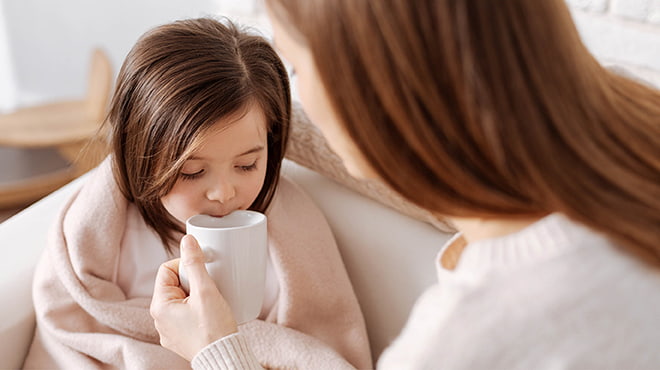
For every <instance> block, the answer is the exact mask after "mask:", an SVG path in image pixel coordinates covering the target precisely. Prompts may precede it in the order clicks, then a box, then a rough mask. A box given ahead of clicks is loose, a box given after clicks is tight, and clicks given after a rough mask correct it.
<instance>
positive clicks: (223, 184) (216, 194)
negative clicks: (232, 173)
mask: <svg viewBox="0 0 660 370" xmlns="http://www.w3.org/2000/svg"><path fill="white" fill-rule="evenodd" d="M235 196H236V189H235V188H234V185H232V184H231V183H230V182H228V181H222V180H221V181H218V182H216V183H215V184H213V185H212V186H211V187H210V188H209V190H208V194H207V197H208V199H209V200H213V201H218V202H220V203H227V201H229V200H231V199H232V198H233V197H235Z"/></svg>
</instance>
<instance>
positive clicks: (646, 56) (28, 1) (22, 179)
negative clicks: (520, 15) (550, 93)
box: [0, 0, 660, 221]
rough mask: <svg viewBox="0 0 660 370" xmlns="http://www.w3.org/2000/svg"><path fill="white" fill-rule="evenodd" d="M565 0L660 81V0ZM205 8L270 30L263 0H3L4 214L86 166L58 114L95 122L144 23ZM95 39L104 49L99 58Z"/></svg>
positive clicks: (607, 60) (594, 42) (638, 68)
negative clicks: (95, 105)
mask: <svg viewBox="0 0 660 370" xmlns="http://www.w3.org/2000/svg"><path fill="white" fill-rule="evenodd" d="M329 1H330V0H329ZM411 1H413V0H411ZM485 1H488V0H485ZM492 1H496V0H492ZM530 1H536V0H530ZM567 3H568V5H569V6H570V8H571V11H572V14H573V17H574V19H575V21H576V23H577V26H578V29H579V31H580V33H581V35H582V37H583V39H584V41H585V43H586V44H587V46H588V47H589V48H590V50H591V51H592V52H593V53H594V55H596V57H597V58H598V59H599V60H600V61H601V62H602V63H604V64H619V65H622V66H624V67H626V68H628V69H629V70H630V71H631V72H633V73H635V74H637V75H639V76H640V77H643V78H645V79H647V80H648V81H650V82H651V83H653V84H655V85H656V86H660V0H567ZM205 15H213V16H218V15H225V16H228V17H230V18H232V19H235V20H237V21H239V22H241V23H243V24H248V25H251V26H253V27H255V28H257V29H258V30H260V31H261V32H262V33H263V34H264V35H266V36H268V35H269V34H270V27H269V25H268V20H267V19H266V16H265V13H264V8H263V4H262V0H0V221H2V220H4V219H6V218H7V217H9V216H11V215H12V214H14V213H15V212H17V211H18V210H20V209H22V208H23V207H25V206H26V205H29V204H30V203H31V202H33V201H35V200H36V199H38V198H39V197H42V196H43V195H45V194H47V193H48V192H50V191H52V190H53V189H55V188H57V187H59V186H61V185H62V184H64V183H66V182H67V181H70V179H71V178H73V177H75V176H77V175H79V174H80V173H81V171H84V170H85V168H84V166H83V167H80V168H77V169H75V170H72V168H71V167H72V164H71V163H72V160H73V158H75V155H74V154H72V153H74V152H77V150H79V148H80V147H81V145H82V144H83V143H84V137H85V135H86V134H85V132H87V131H85V132H83V131H84V130H82V131H81V130H78V131H77V132H76V133H67V132H65V131H66V130H64V129H59V128H58V129H53V127H57V123H51V121H57V120H59V121H58V122H62V121H66V120H80V122H83V121H84V122H85V123H84V124H82V123H81V125H83V126H84V125H92V126H93V124H94V121H95V120H96V119H97V116H98V115H94V114H92V113H90V109H91V108H89V107H90V106H91V105H90V104H91V103H90V101H91V100H93V98H94V99H97V100H98V99H100V98H99V97H98V94H100V93H102V92H103V91H105V88H106V87H107V86H105V85H104V83H103V81H105V80H104V78H106V77H107V79H108V80H109V81H111V82H112V81H114V77H115V76H116V73H117V71H118V70H119V67H120V66H121V62H122V60H123V59H124V56H125V55H126V54H127V53H128V51H129V49H130V48H131V47H132V45H133V43H134V42H135V41H136V40H137V38H138V37H139V36H140V35H141V34H142V33H144V32H145V31H146V30H148V29H149V28H151V27H153V26H156V25H159V24H162V23H166V22H170V21H173V20H176V19H182V18H189V17H199V16H205ZM97 48H98V49H100V50H101V51H102V52H103V58H101V60H96V62H93V59H92V58H93V55H94V54H93V51H94V50H95V49H97ZM104 62H105V63H106V64H104ZM95 63H96V64H95ZM104 66H106V67H105V68H106V69H104ZM94 73H96V77H95V76H94ZM104 76H105V77H104ZM95 89H96V90H95ZM94 91H97V92H98V93H94ZM92 95H94V96H92ZM101 95H102V94H101ZM64 103H66V104H68V105H62V104H64ZM53 104H55V105H53ZM58 104H59V105H58ZM76 104H77V105H76ZM76 109H81V110H80V112H78V113H76V112H75V110H76ZM74 113H75V114H74ZM81 115H84V117H83V116H81ZM74 116H75V117H74ZM72 117H73V118H72ZM81 117H82V118H81ZM47 124H48V125H50V126H48V125H47ZM26 127H29V130H28V129H26ZM81 127H82V126H81ZM85 127H87V126H85ZM67 135H68V136H67ZM53 174H57V176H53ZM46 185H47V186H46Z"/></svg>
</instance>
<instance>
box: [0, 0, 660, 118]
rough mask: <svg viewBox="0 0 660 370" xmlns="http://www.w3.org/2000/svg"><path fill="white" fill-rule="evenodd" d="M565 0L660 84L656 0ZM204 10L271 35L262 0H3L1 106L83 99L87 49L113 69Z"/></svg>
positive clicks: (579, 19) (603, 54) (602, 45)
mask: <svg viewBox="0 0 660 370" xmlns="http://www.w3.org/2000/svg"><path fill="white" fill-rule="evenodd" d="M329 1H331V0H329ZM411 1H412V0H411ZM484 1H498V0H484ZM530 1H544V0H530ZM567 1H568V3H569V5H570V6H571V9H572V12H573V15H574V18H575V20H576V23H577V25H578V28H579V30H580V32H581V34H582V36H583V38H584V40H585V43H586V45H587V46H588V47H589V48H590V49H591V50H592V52H593V53H594V54H595V55H596V56H597V57H598V58H599V59H600V60H601V61H602V62H604V63H619V64H624V65H626V66H628V67H629V68H631V69H632V70H633V71H634V72H636V73H638V74H641V75H643V76H644V77H646V78H648V79H650V80H651V81H652V82H654V83H656V84H657V85H658V86H660V0H567ZM209 14H211V15H218V14H223V15H227V16H230V17H232V18H237V19H239V20H240V21H243V22H246V23H250V24H255V25H257V26H259V27H260V28H263V29H265V30H266V31H265V32H266V33H268V31H267V29H268V26H267V20H266V19H265V14H264V9H263V5H262V0H178V1H176V0H57V1H55V0H0V110H2V109H3V108H6V107H8V106H13V105H15V104H17V105H30V104H33V103H36V102H41V101H48V100H53V99H62V98H68V97H78V96H82V95H83V93H84V89H85V79H86V74H87V62H88V57H89V52H90V50H91V48H92V47H94V46H101V47H103V48H104V49H106V51H107V52H108V53H109V54H110V56H111V58H112V61H113V65H114V68H115V71H117V70H118V69H119V66H120V65H121V62H122V60H123V58H124V56H125V55H126V53H127V52H128V50H129V49H130V48H131V46H132V44H133V43H134V42H135V40H136V39H137V38H138V37H139V36H140V35H141V34H142V33H143V32H144V31H146V30H147V29H149V28H150V27H153V26H155V25H158V24H162V23H165V22H168V21H172V20H175V19H179V18H184V17H195V16H202V15H209ZM3 23H4V24H3ZM3 35H4V36H6V37H7V40H6V41H4V42H3Z"/></svg>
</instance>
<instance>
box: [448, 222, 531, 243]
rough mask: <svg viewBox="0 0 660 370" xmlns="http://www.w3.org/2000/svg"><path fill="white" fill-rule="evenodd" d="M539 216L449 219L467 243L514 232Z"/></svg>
mask: <svg viewBox="0 0 660 370" xmlns="http://www.w3.org/2000/svg"><path fill="white" fill-rule="evenodd" d="M540 219H541V217H526V218H510V219H508V218H490V219H484V218H458V217H451V218H449V220H450V221H451V222H452V223H453V224H454V226H456V228H457V229H458V231H460V232H461V233H462V234H463V238H465V241H466V242H467V243H474V242H476V241H479V240H485V239H492V238H497V237H501V236H505V235H509V234H513V233H516V232H518V231H520V230H522V229H524V228H526V227H528V226H529V225H531V224H533V223H535V222H537V221H538V220H540Z"/></svg>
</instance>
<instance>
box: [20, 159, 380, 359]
mask: <svg viewBox="0 0 660 370" xmlns="http://www.w3.org/2000/svg"><path fill="white" fill-rule="evenodd" d="M129 205H130V203H129V202H128V201H127V200H126V198H125V197H124V196H123V195H122V194H121V192H120V191H119V188H118V186H117V184H116V182H115V181H114V178H113V176H112V171H111V166H110V158H107V159H106V160H105V161H104V162H103V163H102V164H101V165H99V167H97V168H96V169H95V170H94V171H93V173H92V174H90V176H89V177H88V178H87V180H86V183H85V184H84V185H83V186H82V187H81V189H80V190H78V191H77V192H76V193H74V194H73V195H72V197H71V198H70V199H69V200H68V202H67V203H66V204H65V205H64V207H63V209H62V210H61V212H60V213H59V215H58V218H57V220H56V222H55V224H54V225H53V227H52V229H51V231H50V235H49V243H48V246H47V248H46V249H45V251H44V254H43V255H42V258H41V260H40V262H39V265H38V266H37V270H36V273H35V276H34V283H33V299H34V306H35V311H36V316H37V328H36V332H35V337H34V340H33V343H32V346H31V348H30V352H29V354H28V356H27V358H26V362H25V364H24V366H25V368H76V369H78V368H86V369H87V368H104V369H105V368H131V369H163V368H168V369H172V368H190V364H189V363H188V362H187V361H185V360H183V359H182V358H180V357H178V356H177V355H176V354H174V353H173V352H170V351H169V350H166V349H164V348H163V347H161V346H160V345H159V337H158V333H157V331H156V329H155V327H154V324H153V320H152V318H151V316H150V315H149V304H150V301H151V297H139V298H131V299H128V298H127V297H126V294H125V293H124V292H123V291H122V289H121V288H120V287H119V285H118V284H117V282H116V281H113V279H114V278H115V276H114V274H115V271H116V268H117V264H118V261H119V254H120V247H121V243H122V237H123V235H124V230H125V229H126V219H127V217H126V213H127V209H128V207H129ZM266 214H267V216H268V230H269V235H268V237H269V253H270V256H271V259H272V262H273V266H274V268H275V271H276V274H277V277H278V281H279V284H280V290H279V296H278V300H277V303H276V304H275V305H274V307H273V308H272V310H271V311H270V312H268V313H267V314H266V315H265V316H264V317H261V318H260V319H261V320H255V321H252V322H250V323H247V324H245V325H242V326H241V327H240V328H239V330H240V331H241V332H242V333H243V334H244V335H245V336H246V339H247V340H248V343H250V345H251V346H252V349H253V351H254V353H255V355H256V356H257V359H258V360H259V361H260V363H261V364H262V365H263V366H264V367H267V368H314V369H322V368H350V367H351V365H352V366H356V367H358V368H369V367H371V356H370V353H369V346H368V341H367V336H366V329H365V325H364V319H363V317H362V314H361V312H360V308H359V306H358V303H357V299H356V297H355V294H354V292H353V288H352V286H351V284H350V281H349V280H348V275H347V273H346V270H345V267H344V265H343V262H342V260H341V256H340V255H339V252H338V249H337V246H336V243H335V241H334V238H333V236H332V233H331V231H330V228H329V226H328V225H327V222H326V220H325V218H324V217H323V215H322V213H321V212H320V210H319V209H318V208H317V207H316V206H315V205H314V204H313V202H312V200H311V199H310V198H309V197H308V196H307V195H306V194H304V193H303V192H302V190H300V189H299V188H298V187H297V186H296V185H295V184H293V183H292V182H290V181H289V180H287V179H286V178H282V179H281V182H280V187H279V188H278V190H277V193H276V195H275V197H274V199H273V203H272V204H271V206H270V208H269V209H268V211H267V212H266ZM144 262H145V263H150V264H156V265H160V264H161V263H162V262H164V261H144ZM154 278H155V276H154Z"/></svg>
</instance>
